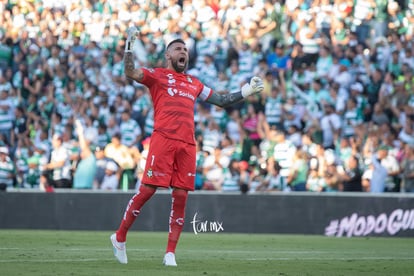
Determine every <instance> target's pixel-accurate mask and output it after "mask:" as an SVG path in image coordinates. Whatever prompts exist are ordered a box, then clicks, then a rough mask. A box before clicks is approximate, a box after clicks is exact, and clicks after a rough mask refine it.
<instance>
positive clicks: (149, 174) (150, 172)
mask: <svg viewBox="0 0 414 276" xmlns="http://www.w3.org/2000/svg"><path fill="white" fill-rule="evenodd" d="M147 176H148V177H149V178H151V177H153V176H154V174H153V173H152V169H151V168H150V169H148V171H147Z"/></svg>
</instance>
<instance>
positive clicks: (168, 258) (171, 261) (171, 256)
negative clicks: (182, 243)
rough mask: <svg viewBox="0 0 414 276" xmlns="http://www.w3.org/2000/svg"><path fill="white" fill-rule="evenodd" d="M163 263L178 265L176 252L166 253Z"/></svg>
mask: <svg viewBox="0 0 414 276" xmlns="http://www.w3.org/2000/svg"><path fill="white" fill-rule="evenodd" d="M162 263H163V265H165V266H177V263H176V262H175V254H174V253H172V252H168V253H166V254H165V256H164V260H163V261H162Z"/></svg>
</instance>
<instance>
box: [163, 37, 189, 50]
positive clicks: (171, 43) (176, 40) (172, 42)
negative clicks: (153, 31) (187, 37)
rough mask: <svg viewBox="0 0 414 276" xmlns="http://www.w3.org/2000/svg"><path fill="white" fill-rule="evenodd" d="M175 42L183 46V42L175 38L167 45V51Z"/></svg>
mask: <svg viewBox="0 0 414 276" xmlns="http://www.w3.org/2000/svg"><path fill="white" fill-rule="evenodd" d="M177 42H179V43H182V44H184V45H185V42H184V40H182V39H181V38H176V39H174V40H173V41H171V42H170V43H168V45H167V50H168V49H169V48H170V46H171V45H173V44H174V43H177Z"/></svg>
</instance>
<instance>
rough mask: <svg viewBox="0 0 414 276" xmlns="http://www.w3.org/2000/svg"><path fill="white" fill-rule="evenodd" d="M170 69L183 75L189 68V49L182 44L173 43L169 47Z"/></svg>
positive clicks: (167, 55) (167, 56)
mask: <svg viewBox="0 0 414 276" xmlns="http://www.w3.org/2000/svg"><path fill="white" fill-rule="evenodd" d="M166 58H167V62H168V67H170V68H171V69H174V70H175V71H176V72H178V73H182V72H184V71H185V70H186V69H187V66H188V49H187V47H186V46H185V44H183V43H181V42H176V43H173V44H172V45H170V46H169V48H168V49H167V53H166Z"/></svg>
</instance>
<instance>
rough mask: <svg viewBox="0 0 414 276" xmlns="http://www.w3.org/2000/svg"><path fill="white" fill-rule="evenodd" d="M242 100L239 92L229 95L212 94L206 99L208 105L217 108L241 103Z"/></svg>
mask: <svg viewBox="0 0 414 276" xmlns="http://www.w3.org/2000/svg"><path fill="white" fill-rule="evenodd" d="M243 99H244V98H243V96H242V93H241V92H236V93H229V94H219V93H216V92H214V93H213V94H212V95H211V96H210V98H208V99H207V102H208V103H211V104H214V105H217V106H219V107H228V106H230V105H232V104H234V103H238V102H240V101H242V100H243Z"/></svg>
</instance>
